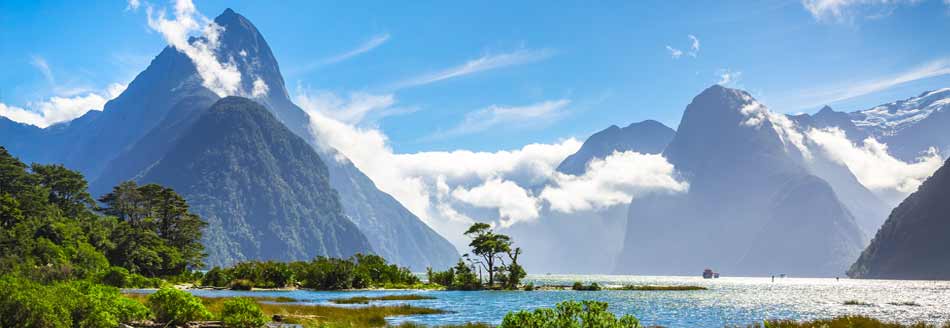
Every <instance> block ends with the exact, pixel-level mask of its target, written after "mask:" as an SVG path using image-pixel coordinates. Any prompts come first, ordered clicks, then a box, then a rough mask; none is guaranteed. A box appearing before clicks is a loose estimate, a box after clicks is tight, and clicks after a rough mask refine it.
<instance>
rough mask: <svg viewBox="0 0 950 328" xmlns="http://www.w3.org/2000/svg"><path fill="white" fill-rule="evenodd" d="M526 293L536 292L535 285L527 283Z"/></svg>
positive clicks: (525, 286)
mask: <svg viewBox="0 0 950 328" xmlns="http://www.w3.org/2000/svg"><path fill="white" fill-rule="evenodd" d="M524 291H526V292H531V291H534V283H530V282H529V283H527V284H525V285H524Z"/></svg>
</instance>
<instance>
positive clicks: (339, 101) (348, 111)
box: [296, 88, 413, 125]
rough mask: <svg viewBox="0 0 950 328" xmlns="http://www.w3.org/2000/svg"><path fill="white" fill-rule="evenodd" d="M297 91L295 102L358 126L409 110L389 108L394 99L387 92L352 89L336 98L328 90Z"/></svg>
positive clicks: (300, 89) (391, 106)
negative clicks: (367, 91)
mask: <svg viewBox="0 0 950 328" xmlns="http://www.w3.org/2000/svg"><path fill="white" fill-rule="evenodd" d="M297 94H298V96H297V98H296V102H297V104H299V105H300V106H301V107H304V108H309V109H311V110H316V111H318V112H320V113H321V114H323V115H324V116H327V117H328V118H331V119H333V120H336V121H340V122H343V123H346V124H349V125H359V124H361V123H364V122H367V121H369V122H372V121H375V120H379V119H381V118H383V117H386V116H390V115H396V114H403V113H408V112H412V111H413V110H412V109H403V108H396V107H393V105H395V103H396V98H395V97H394V96H393V94H391V93H390V94H370V93H366V92H353V93H350V94H349V95H348V96H347V97H340V96H337V95H336V94H335V93H332V92H329V91H315V92H309V91H307V90H305V89H303V88H297Z"/></svg>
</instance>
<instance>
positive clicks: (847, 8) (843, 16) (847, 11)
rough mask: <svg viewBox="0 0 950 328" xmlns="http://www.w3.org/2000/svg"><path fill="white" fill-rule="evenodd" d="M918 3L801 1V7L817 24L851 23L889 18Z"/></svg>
mask: <svg viewBox="0 0 950 328" xmlns="http://www.w3.org/2000/svg"><path fill="white" fill-rule="evenodd" d="M919 2H921V0H802V6H804V7H805V10H807V11H808V12H809V13H810V14H811V15H812V17H814V18H815V20H817V21H819V22H830V23H853V22H854V20H855V19H856V18H881V17H885V16H889V15H890V14H891V12H893V11H894V9H895V8H897V7H899V6H902V5H914V4H917V3H919ZM944 3H947V2H946V0H945V1H944Z"/></svg>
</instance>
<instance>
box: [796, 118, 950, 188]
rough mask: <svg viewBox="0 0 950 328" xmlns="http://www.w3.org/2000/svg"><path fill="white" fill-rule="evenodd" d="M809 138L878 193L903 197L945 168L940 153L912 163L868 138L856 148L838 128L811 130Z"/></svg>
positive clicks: (934, 152) (932, 153)
mask: <svg viewBox="0 0 950 328" xmlns="http://www.w3.org/2000/svg"><path fill="white" fill-rule="evenodd" d="M806 134H807V135H808V138H809V139H810V140H811V141H814V143H815V144H817V145H818V147H820V149H821V150H822V151H823V152H824V154H826V155H828V156H829V158H831V159H832V160H835V161H837V162H838V163H841V164H844V165H846V166H847V167H848V169H850V170H851V172H853V173H854V175H855V176H856V177H857V178H858V181H860V182H861V184H863V185H864V186H865V187H867V188H868V189H871V190H875V191H889V190H894V191H897V192H900V193H903V194H907V193H911V192H914V191H915V190H917V187H918V186H920V184H921V183H922V182H923V181H924V180H926V179H927V177H929V176H930V175H931V174H933V172H934V171H936V170H937V169H938V168H940V166H941V165H942V164H943V161H942V159H941V158H940V155H938V154H937V152H936V150H934V149H931V151H930V152H929V153H927V154H925V155H924V156H921V157H920V158H918V159H917V162H914V163H908V162H904V161H901V160H899V159H897V158H894V157H893V156H891V155H890V154H888V152H887V145H886V144H883V143H880V142H878V141H877V140H875V139H874V138H870V137H869V138H867V139H865V140H864V142H863V144H861V145H856V144H854V143H852V142H851V141H850V140H848V138H847V136H846V135H845V133H844V131H842V130H841V129H838V128H831V129H820V130H819V129H811V130H809V131H808V132H806Z"/></svg>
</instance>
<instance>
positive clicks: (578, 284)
mask: <svg viewBox="0 0 950 328" xmlns="http://www.w3.org/2000/svg"><path fill="white" fill-rule="evenodd" d="M571 289H573V290H577V291H598V290H601V289H603V288H601V287H600V285H598V284H597V283H596V282H592V283H591V284H590V285H588V286H584V284H582V283H581V282H580V281H575V282H574V285H573V286H571Z"/></svg>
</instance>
